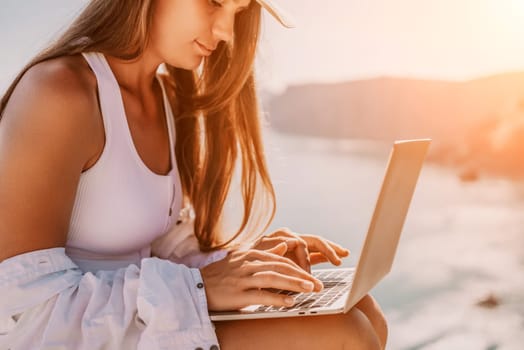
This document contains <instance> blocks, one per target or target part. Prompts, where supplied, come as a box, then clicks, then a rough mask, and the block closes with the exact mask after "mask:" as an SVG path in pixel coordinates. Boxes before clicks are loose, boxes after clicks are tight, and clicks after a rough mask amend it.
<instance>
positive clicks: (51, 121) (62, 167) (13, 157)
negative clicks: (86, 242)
mask: <svg viewBox="0 0 524 350" xmlns="http://www.w3.org/2000/svg"><path fill="white" fill-rule="evenodd" d="M81 63H82V61H78V58H77V57H64V58H59V59H54V60H49V61H46V62H42V63H40V64H37V65H35V66H34V67H32V68H31V69H29V70H28V71H27V72H26V74H24V76H23V78H22V79H21V80H20V82H19V84H17V86H16V88H15V89H14V91H13V94H12V95H11V98H10V100H9V102H8V103H7V105H6V108H5V110H4V112H3V116H2V119H1V120H0V164H2V166H1V167H0V179H1V180H0V222H2V225H0V251H1V253H0V260H3V259H5V258H7V257H9V256H12V255H15V254H20V253H22V252H27V251H32V250H37V249H44V248H49V247H56V246H63V244H64V242H65V238H66V234H67V230H68V225H69V221H70V215H71V210H72V207H73V204H74V199H75V193H76V190H77V185H78V181H79V178H80V174H81V172H82V169H83V166H84V164H85V163H86V161H87V160H88V159H89V158H90V157H91V156H92V151H93V149H92V147H91V145H92V141H91V139H92V138H93V130H92V129H93V128H94V127H95V124H96V123H95V122H94V121H95V120H96V118H94V116H93V112H94V111H97V110H98V104H97V101H96V98H97V97H96V82H94V81H93V80H92V78H90V73H89V71H86V70H85V67H83V66H82V65H81ZM87 69H89V68H87ZM93 84H94V85H93ZM95 116H96V115H95ZM28 218H31V219H30V220H28ZM14 233H16V234H14Z"/></svg>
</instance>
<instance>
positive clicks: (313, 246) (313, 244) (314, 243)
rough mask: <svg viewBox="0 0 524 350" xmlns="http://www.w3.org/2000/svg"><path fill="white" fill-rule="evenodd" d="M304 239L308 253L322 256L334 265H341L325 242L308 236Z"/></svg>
mask: <svg viewBox="0 0 524 350" xmlns="http://www.w3.org/2000/svg"><path fill="white" fill-rule="evenodd" d="M304 239H305V240H306V242H307V244H308V246H309V250H310V252H312V253H315V252H318V253H322V254H324V255H325V256H326V258H328V260H329V261H330V262H331V263H332V264H334V265H340V264H341V263H342V260H340V258H339V256H338V254H337V252H336V251H335V249H334V248H333V247H332V246H331V245H329V244H328V243H327V242H326V241H325V240H323V239H321V238H319V237H316V236H308V237H304Z"/></svg>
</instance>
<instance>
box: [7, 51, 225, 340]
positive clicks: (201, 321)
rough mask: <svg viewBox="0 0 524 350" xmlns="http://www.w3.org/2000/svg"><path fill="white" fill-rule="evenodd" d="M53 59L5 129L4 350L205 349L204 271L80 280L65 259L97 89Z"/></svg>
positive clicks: (152, 267) (160, 266)
mask: <svg viewBox="0 0 524 350" xmlns="http://www.w3.org/2000/svg"><path fill="white" fill-rule="evenodd" d="M68 62H69V61H67V60H66V61H64V60H62V61H50V62H46V63H43V64H41V65H38V66H35V67H34V68H33V69H31V70H30V71H28V73H27V74H26V75H25V76H24V78H23V79H22V80H21V82H20V84H19V85H18V86H17V88H16V90H15V92H14V94H13V96H12V98H11V99H10V101H9V104H8V105H7V108H6V110H5V112H4V114H3V119H2V120H1V122H0V261H1V260H4V259H5V260H4V261H3V262H2V263H0V295H2V298H1V300H0V344H1V345H0V348H47V347H60V345H64V346H65V347H66V348H77V349H83V348H85V349H88V348H89V349H95V348H100V347H104V348H114V349H120V348H136V347H137V346H138V347H139V348H144V349H159V348H171V349H172V348H177V349H186V348H187V349H194V348H198V347H203V348H204V347H205V348H209V347H210V346H212V345H213V344H217V342H216V336H215V333H214V331H213V328H212V325H211V322H210V321H209V317H208V315H207V304H206V297H205V291H204V288H203V284H202V282H203V281H202V278H201V276H200V272H199V270H198V269H190V268H187V267H185V266H182V265H176V264H173V263H171V262H168V261H165V260H160V259H154V258H153V259H145V260H144V261H143V262H142V265H141V269H138V268H137V267H136V266H134V265H132V266H130V267H128V268H127V269H121V270H117V271H114V272H101V273H99V274H97V275H93V274H91V273H87V274H83V273H82V272H81V271H80V270H79V269H78V268H77V267H76V265H75V264H74V263H73V262H72V261H71V260H70V259H69V258H68V257H67V256H66V255H65V254H64V248H63V246H64V244H65V242H66V238H67V237H66V236H67V232H68V227H69V221H70V216H71V211H72V207H73V204H74V199H75V194H76V188H77V185H78V181H79V177H80V174H81V172H82V169H83V168H84V166H85V164H86V163H87V162H88V161H89V159H90V158H92V157H93V155H96V151H97V145H93V142H92V139H93V135H94V134H95V133H96V131H95V130H94V129H95V126H96V120H93V119H95V118H94V117H96V116H99V112H98V110H97V108H98V105H97V102H96V85H90V81H89V80H88V79H89V78H86V79H84V77H83V76H82V74H83V73H82V69H81V67H80V66H78V65H77V66H69V65H68Z"/></svg>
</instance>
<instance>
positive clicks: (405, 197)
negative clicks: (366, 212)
mask: <svg viewBox="0 0 524 350" xmlns="http://www.w3.org/2000/svg"><path fill="white" fill-rule="evenodd" d="M430 142H431V140H430V139H421V140H404V141H396V142H395V143H394V145H393V149H392V151H391V154H390V157H389V162H388V166H387V169H386V175H385V177H384V181H383V182H382V188H381V190H380V193H379V196H378V200H377V203H376V205H375V211H374V213H373V216H372V218H371V223H370V225H369V230H368V233H367V236H366V239H365V241H364V245H363V248H362V252H361V255H360V259H359V261H358V264H357V266H356V268H334V269H318V270H313V271H312V274H313V275H314V276H315V277H316V278H318V279H319V280H321V281H322V282H323V283H324V289H323V290H322V291H321V292H319V293H296V292H290V291H284V290H276V291H275V292H276V293H281V294H287V295H293V296H294V297H295V305H293V306H291V307H280V306H271V305H251V306H248V307H245V308H243V309H241V310H237V311H227V312H211V313H210V316H211V320H213V321H225V320H239V319H253V318H272V317H292V316H309V315H328V314H338V313H345V312H347V311H349V310H350V309H351V308H352V307H353V306H354V305H355V304H356V303H358V301H359V300H360V299H362V297H364V296H365V295H366V294H367V293H368V292H369V291H370V290H371V289H372V288H373V287H374V286H375V285H376V284H377V283H378V282H379V281H380V280H381V279H382V278H383V277H384V276H385V275H386V274H388V273H389V271H390V270H391V265H392V264H393V258H394V257H395V252H396V250H397V245H398V242H399V239H400V233H401V231H402V227H403V225H404V221H405V218H406V214H407V212H408V208H409V204H410V202H411V198H412V197H413V192H414V191H415V186H416V184H417V180H418V176H419V173H420V170H421V168H422V163H423V162H424V158H425V156H426V152H427V150H428V147H429V144H430Z"/></svg>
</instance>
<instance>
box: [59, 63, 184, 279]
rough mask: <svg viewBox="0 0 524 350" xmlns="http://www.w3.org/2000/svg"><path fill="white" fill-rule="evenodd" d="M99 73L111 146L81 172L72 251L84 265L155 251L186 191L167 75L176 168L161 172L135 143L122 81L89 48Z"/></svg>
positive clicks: (90, 267)
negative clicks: (154, 243) (152, 167)
mask: <svg viewBox="0 0 524 350" xmlns="http://www.w3.org/2000/svg"><path fill="white" fill-rule="evenodd" d="M83 56H84V58H85V59H86V61H87V62H88V64H89V66H90V67H91V69H92V70H93V72H94V73H95V75H96V79H97V83H98V96H99V103H100V110H101V114H102V118H103V123H104V129H105V146H104V149H103V151H102V154H101V156H100V158H99V159H98V161H97V162H96V164H94V165H93V166H92V167H91V168H89V169H88V170H86V171H85V172H83V173H82V174H81V176H80V182H79V185H78V189H77V193H76V199H75V203H74V207H73V212H72V216H71V221H70V226H69V232H68V235H67V242H66V253H67V254H68V255H69V256H70V257H71V258H72V260H73V261H75V262H76V263H77V264H78V265H79V266H80V268H82V269H83V270H84V271H92V272H94V271H98V270H112V269H116V268H121V267H126V266H128V265H129V264H136V265H138V266H140V265H139V264H140V260H141V259H142V258H144V257H148V256H150V254H151V249H150V244H151V242H152V241H153V240H154V239H155V238H157V237H159V236H160V235H162V234H164V233H165V232H167V230H168V229H170V228H171V227H172V226H173V225H174V224H175V222H176V220H177V218H178V215H179V212H180V209H181V205H182V192H181V188H182V187H181V184H180V178H179V174H178V169H177V165H176V161H175V152H174V149H175V147H174V145H175V125H174V118H173V112H172V110H171V106H170V104H169V103H168V99H167V95H166V91H165V88H164V85H163V82H162V79H161V78H160V77H158V75H157V80H158V82H159V84H160V86H161V88H162V97H163V101H164V110H165V116H166V119H167V126H168V130H169V145H170V159H171V171H170V172H169V174H167V175H158V174H156V173H154V172H153V171H151V170H150V169H149V168H148V167H147V166H146V165H145V164H144V162H143V161H142V159H141V158H140V156H139V155H138V153H137V150H136V148H135V146H134V143H133V139H132V137H131V132H130V129H129V125H128V122H127V117H126V114H125V109H124V104H123V100H122V95H121V92H120V87H119V85H118V82H117V80H116V78H115V76H114V74H113V72H112V71H111V67H110V66H109V64H108V63H107V60H106V59H105V57H104V55H103V54H101V53H84V54H83Z"/></svg>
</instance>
